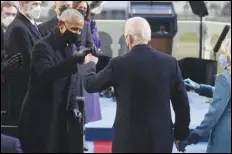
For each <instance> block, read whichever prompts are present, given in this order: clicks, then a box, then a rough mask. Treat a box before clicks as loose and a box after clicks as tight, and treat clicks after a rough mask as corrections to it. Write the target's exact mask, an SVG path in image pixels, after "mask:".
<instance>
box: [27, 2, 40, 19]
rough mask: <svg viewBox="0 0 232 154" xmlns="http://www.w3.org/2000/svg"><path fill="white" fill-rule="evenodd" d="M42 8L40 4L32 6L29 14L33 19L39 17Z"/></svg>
mask: <svg viewBox="0 0 232 154" xmlns="http://www.w3.org/2000/svg"><path fill="white" fill-rule="evenodd" d="M40 13H41V9H40V5H38V6H30V7H29V11H28V15H29V16H30V17H31V18H33V19H38V18H39V17H40Z"/></svg>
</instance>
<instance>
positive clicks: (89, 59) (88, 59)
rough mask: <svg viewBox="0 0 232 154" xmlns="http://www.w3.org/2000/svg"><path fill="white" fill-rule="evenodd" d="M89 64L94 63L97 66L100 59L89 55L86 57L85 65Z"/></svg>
mask: <svg viewBox="0 0 232 154" xmlns="http://www.w3.org/2000/svg"><path fill="white" fill-rule="evenodd" d="M89 62H94V63H95V64H97V62H98V58H97V57H95V56H93V55H92V54H88V55H86V56H85V61H84V64H87V63H89Z"/></svg>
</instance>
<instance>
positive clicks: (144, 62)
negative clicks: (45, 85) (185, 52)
mask: <svg viewBox="0 0 232 154" xmlns="http://www.w3.org/2000/svg"><path fill="white" fill-rule="evenodd" d="M124 36H125V41H126V44H127V46H128V48H129V49H130V52H129V53H128V54H126V55H124V56H120V57H116V58H113V59H111V61H110V62H109V64H108V65H107V66H106V67H105V68H104V69H103V70H102V71H100V72H99V73H97V74H96V73H95V64H96V63H97V62H98V59H97V58H96V57H94V56H92V55H91V54H88V55H87V56H86V57H85V63H86V65H85V67H86V71H85V73H84V86H85V89H86V91H87V92H89V93H95V92H100V91H101V90H103V89H105V88H108V87H110V86H113V87H114V89H115V93H116V101H117V111H116V119H115V122H114V126H113V127H114V134H113V144H112V152H113V153H134V152H135V153H143V152H144V153H171V152H172V147H173V127H174V139H175V140H176V141H178V140H183V139H184V138H185V137H186V136H188V134H189V123H190V110H189V102H188V97H187V93H186V90H185V86H184V82H183V79H182V76H181V72H180V69H179V66H178V62H177V60H176V59H175V58H174V57H171V56H169V55H167V54H165V53H162V52H159V51H156V50H155V49H153V48H152V47H150V46H149V45H148V42H149V41H150V40H151V29H150V25H149V24H148V22H147V21H146V20H145V19H143V18H141V17H133V18H131V19H129V20H128V21H127V22H126V28H125V34H124ZM170 100H171V101H172V106H173V109H174V111H175V124H174V125H173V123H172V119H171V111H170V108H171V107H170Z"/></svg>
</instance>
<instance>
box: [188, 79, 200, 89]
mask: <svg viewBox="0 0 232 154" xmlns="http://www.w3.org/2000/svg"><path fill="white" fill-rule="evenodd" d="M184 84H185V87H186V90H187V91H191V90H194V91H195V90H196V89H199V88H200V85H199V84H198V83H196V82H194V81H192V80H191V79H185V80H184Z"/></svg>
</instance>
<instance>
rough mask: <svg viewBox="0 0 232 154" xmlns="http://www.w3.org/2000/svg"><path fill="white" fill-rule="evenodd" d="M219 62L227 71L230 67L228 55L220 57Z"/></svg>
mask: <svg viewBox="0 0 232 154" xmlns="http://www.w3.org/2000/svg"><path fill="white" fill-rule="evenodd" d="M218 62H219V63H220V64H221V65H222V67H223V68H224V69H225V68H226V67H227V66H228V61H227V56H226V55H223V54H222V55H220V56H219V58H218Z"/></svg>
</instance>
